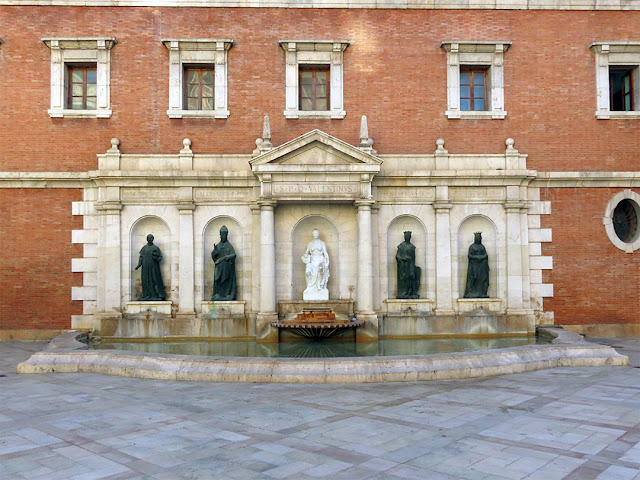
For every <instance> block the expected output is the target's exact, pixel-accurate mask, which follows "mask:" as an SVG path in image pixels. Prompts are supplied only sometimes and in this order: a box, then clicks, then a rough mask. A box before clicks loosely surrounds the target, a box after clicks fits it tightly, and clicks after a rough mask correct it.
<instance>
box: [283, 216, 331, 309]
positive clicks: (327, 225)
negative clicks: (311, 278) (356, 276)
mask: <svg viewBox="0 0 640 480" xmlns="http://www.w3.org/2000/svg"><path fill="white" fill-rule="evenodd" d="M313 230H318V232H320V237H319V238H320V240H322V241H323V242H324V243H325V245H326V246H327V253H328V254H329V272H330V276H329V282H328V284H327V288H328V289H329V299H337V298H340V291H339V289H340V287H339V285H340V282H339V278H340V268H339V267H340V263H339V262H338V258H339V257H338V255H339V242H340V238H339V235H338V229H337V228H336V226H335V225H334V224H333V223H332V222H331V220H329V219H328V218H326V217H323V216H321V215H309V216H307V217H304V218H303V219H301V220H300V221H299V222H298V223H297V224H296V225H295V227H293V231H292V234H291V244H292V247H293V262H292V264H293V274H292V275H291V278H292V279H293V299H294V300H302V292H303V291H304V289H305V288H306V286H307V283H306V281H305V278H304V270H305V264H304V263H303V262H302V255H304V252H305V250H306V249H307V245H308V244H309V242H310V241H311V240H312V239H313V236H312V232H313Z"/></svg>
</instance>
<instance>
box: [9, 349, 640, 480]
mask: <svg viewBox="0 0 640 480" xmlns="http://www.w3.org/2000/svg"><path fill="white" fill-rule="evenodd" d="M597 343H603V344H607V345H617V346H621V347H623V348H622V349H621V352H620V353H623V354H626V355H628V356H629V357H630V362H631V365H636V366H640V365H638V364H639V363H640V339H624V340H620V339H597ZM43 347H44V344H33V343H0V375H6V376H4V377H0V479H6V480H22V479H27V478H29V479H39V480H44V479H46V480H53V479H64V480H69V479H73V480H81V479H83V480H90V479H111V480H116V479H122V480H125V479H138V480H142V479H147V480H156V479H168V480H176V479H203V480H204V479H214V480H215V479H220V480H232V479H242V480H247V479H266V480H269V479H295V480H305V479H323V478H325V479H332V480H340V479H348V480H355V479H376V480H383V479H386V480H392V479H393V480H397V479H412V480H415V479H429V480H431V479H433V480H439V479H449V480H450V479H471V480H476V479H487V480H494V479H495V480H501V479H527V480H535V479H539V480H553V479H567V480H572V479H580V480H582V479H602V480H626V479H635V480H640V368H634V367H633V366H628V367H588V368H579V367H571V368H555V369H550V370H542V371H537V372H528V373H521V374H515V375H506V376H501V377H490V378H480V379H466V380H449V381H432V382H407V383H378V384H340V385H336V384H333V385H332V384H313V385H299V384H294V385H291V384H250V383H249V384H232V383H211V382H176V381H158V380H148V379H136V378H122V377H113V376H104V375H99V374H89V373H73V374H45V375H16V374H15V369H16V365H17V364H18V363H19V362H21V361H24V360H25V359H26V358H28V357H29V356H30V355H31V354H32V353H34V352H37V351H40V350H42V349H43ZM635 352H637V354H636V353H635Z"/></svg>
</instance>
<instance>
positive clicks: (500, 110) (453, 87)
mask: <svg viewBox="0 0 640 480" xmlns="http://www.w3.org/2000/svg"><path fill="white" fill-rule="evenodd" d="M510 46H511V42H509V41H496V42H491V41H453V40H452V41H449V40H445V41H443V42H440V47H441V48H442V49H443V50H444V51H445V52H446V54H447V110H446V112H445V114H446V116H447V118H451V119H459V118H469V119H483V118H488V119H496V120H499V119H503V118H505V117H506V116H507V112H506V111H505V109H504V70H503V59H504V53H505V52H506V51H507V50H508V49H509V47H510ZM461 66H463V67H466V66H470V67H481V68H487V69H488V73H487V80H488V82H487V83H488V85H486V86H485V88H486V89H487V90H488V92H487V93H488V95H487V105H486V107H487V109H486V110H472V111H462V110H460V67H461Z"/></svg>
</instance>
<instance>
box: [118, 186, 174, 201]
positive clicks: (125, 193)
mask: <svg viewBox="0 0 640 480" xmlns="http://www.w3.org/2000/svg"><path fill="white" fill-rule="evenodd" d="M120 195H121V196H122V200H124V201H126V200H131V201H138V200H177V198H178V190H177V189H166V188H123V189H121V190H120Z"/></svg>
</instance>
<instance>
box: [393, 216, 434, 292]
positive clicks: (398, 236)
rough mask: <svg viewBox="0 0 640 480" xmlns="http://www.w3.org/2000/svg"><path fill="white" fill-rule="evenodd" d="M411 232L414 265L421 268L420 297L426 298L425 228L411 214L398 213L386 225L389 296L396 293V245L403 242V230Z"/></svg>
mask: <svg viewBox="0 0 640 480" xmlns="http://www.w3.org/2000/svg"><path fill="white" fill-rule="evenodd" d="M407 230H408V231H410V232H411V243H413V244H414V245H415V247H416V265H417V266H418V267H420V268H421V270H422V271H421V273H420V291H419V293H420V298H427V296H428V295H427V292H428V285H427V277H428V275H427V260H426V259H427V229H426V228H425V226H424V223H422V221H421V220H420V219H419V218H418V217H415V216H413V215H399V216H397V217H396V218H394V219H393V220H392V221H391V223H389V226H388V227H387V269H386V270H387V278H388V286H389V290H388V292H389V298H396V295H397V293H398V288H397V287H398V264H397V262H396V253H397V250H398V245H400V244H401V243H402V242H404V232H405V231H407Z"/></svg>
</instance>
